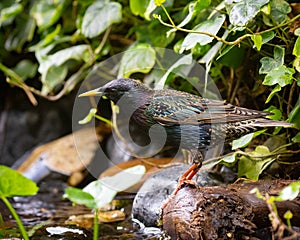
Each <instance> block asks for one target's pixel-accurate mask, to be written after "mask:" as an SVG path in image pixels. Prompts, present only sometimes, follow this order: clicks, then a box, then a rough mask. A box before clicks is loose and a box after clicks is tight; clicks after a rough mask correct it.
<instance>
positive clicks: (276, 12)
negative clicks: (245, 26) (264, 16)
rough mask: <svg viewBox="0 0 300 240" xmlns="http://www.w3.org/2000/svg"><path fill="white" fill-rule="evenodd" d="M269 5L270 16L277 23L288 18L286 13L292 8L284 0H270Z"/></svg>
mask: <svg viewBox="0 0 300 240" xmlns="http://www.w3.org/2000/svg"><path fill="white" fill-rule="evenodd" d="M270 5H271V12H270V17H271V18H272V20H273V21H274V22H276V23H277V24H280V23H282V22H284V21H285V20H286V19H287V18H288V16H287V14H288V13H290V12H291V10H292V8H291V7H290V4H289V3H288V2H286V1H284V0H272V1H270Z"/></svg>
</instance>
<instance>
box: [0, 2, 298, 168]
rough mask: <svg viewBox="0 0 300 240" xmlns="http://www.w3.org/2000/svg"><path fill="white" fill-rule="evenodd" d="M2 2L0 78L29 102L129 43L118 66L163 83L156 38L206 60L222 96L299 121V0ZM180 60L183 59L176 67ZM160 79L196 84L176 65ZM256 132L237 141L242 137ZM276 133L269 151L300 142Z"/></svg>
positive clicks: (53, 96) (56, 94)
mask: <svg viewBox="0 0 300 240" xmlns="http://www.w3.org/2000/svg"><path fill="white" fill-rule="evenodd" d="M0 10H1V12H0V13H1V16H0V70H1V71H2V74H1V75H0V78H1V79H0V81H3V82H4V81H5V82H7V83H8V84H9V85H10V86H12V87H20V88H22V89H23V90H24V91H25V93H26V94H27V96H28V99H29V101H31V102H32V104H34V105H36V104H38V102H37V99H36V96H40V97H43V98H46V99H48V100H50V101H55V100H58V99H60V98H62V97H63V96H65V95H66V94H68V93H70V92H71V91H73V90H74V89H75V88H76V87H77V86H78V85H79V84H80V83H81V81H82V80H83V79H84V78H85V77H86V76H87V75H88V74H89V73H90V72H91V70H92V68H93V66H95V65H96V64H97V63H99V62H101V61H103V60H105V59H107V58H109V57H111V56H113V55H115V54H117V53H120V52H123V51H125V50H127V49H141V50H142V51H139V52H138V54H135V55H132V54H130V53H128V54H124V55H123V56H122V59H121V63H120V65H118V66H116V67H117V71H118V76H120V77H122V76H123V77H130V76H131V77H135V76H138V77H139V78H143V77H145V76H147V82H148V83H149V82H152V83H154V84H157V83H158V82H160V84H161V83H162V82H161V81H160V80H161V77H162V75H159V74H157V73H156V72H155V71H153V67H154V65H155V63H156V61H157V59H158V58H157V52H156V51H155V47H160V48H169V49H172V50H174V51H175V52H177V53H182V54H184V55H182V58H183V60H184V57H186V58H191V59H193V60H194V61H197V62H198V63H200V64H202V65H203V66H204V67H205V69H206V72H207V73H208V74H209V75H210V76H211V78H212V79H213V81H214V82H215V83H216V84H217V86H218V88H219V90H220V93H221V94H222V97H223V98H224V99H226V100H227V101H229V102H231V103H233V104H236V105H240V106H244V107H249V108H254V109H259V110H266V111H270V112H272V113H274V114H273V115H272V116H271V117H272V118H273V119H276V120H287V121H289V122H291V123H294V124H295V125H296V127H298V128H299V127H300V91H299V89H300V88H299V87H300V77H299V72H300V37H299V36H300V4H299V3H296V2H295V3H293V2H292V1H285V0H259V1H256V0H250V1H246V0H224V1H211V0H197V1H184V0H177V1H173V0H167V1H159V0H129V1H124V0H119V1H117V0H115V1H110V0H98V1H95V0H77V1H76V0H73V1H72V0H20V1H15V0H2V1H1V2H0ZM182 62H184V61H182ZM178 66H180V62H179V61H178V62H177V65H176V66H173V68H174V69H175V68H178ZM163 84H164V85H169V86H171V87H173V88H176V89H179V90H184V91H189V92H194V91H195V90H194V89H193V88H192V87H191V86H190V85H189V84H187V82H186V81H184V80H183V78H179V77H178V76H176V74H172V71H170V72H169V73H167V76H166V77H165V78H164V81H163ZM260 134H261V133H260ZM256 135H259V134H256ZM256 135H251V136H250V137H249V136H248V138H246V139H245V138H244V139H242V140H239V141H238V142H235V147H234V148H242V147H245V146H247V144H248V143H249V142H250V140H251V139H252V138H253V137H254V136H256ZM274 136H280V137H281V139H284V140H283V141H282V140H280V141H279V140H276V141H275V142H274V141H271V143H269V148H268V149H264V154H265V155H266V154H272V151H273V150H276V147H275V146H274V145H278V146H281V145H284V144H291V143H295V144H294V146H295V145H296V146H298V147H299V145H297V143H299V142H300V134H299V132H298V130H297V129H292V130H284V131H282V130H281V129H280V128H277V129H275V131H274V132H273V133H272V134H269V135H267V137H265V140H266V139H270V138H272V137H274ZM278 146H277V147H278ZM295 148H297V147H295ZM260 150H261V149H260ZM281 150H282V149H281ZM266 152H267V153H266ZM236 156H237V155H236ZM244 157H245V156H244ZM227 160H228V159H227ZM273 160H274V158H272V161H273ZM232 161H233V159H232V158H231V159H230V160H229V161H228V162H232ZM267 162H268V163H270V162H271V161H267ZM264 167H266V165H263V166H262V167H261V168H264ZM241 171H243V169H242V170H241Z"/></svg>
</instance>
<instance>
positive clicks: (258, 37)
mask: <svg viewBox="0 0 300 240" xmlns="http://www.w3.org/2000/svg"><path fill="white" fill-rule="evenodd" d="M251 40H252V41H253V43H254V46H255V47H256V48H257V50H258V51H260V49H261V46H262V36H261V35H260V34H253V35H252V36H251Z"/></svg>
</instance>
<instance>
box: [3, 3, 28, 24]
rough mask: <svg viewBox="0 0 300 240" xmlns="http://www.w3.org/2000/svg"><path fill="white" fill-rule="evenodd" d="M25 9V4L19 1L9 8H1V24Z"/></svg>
mask: <svg viewBox="0 0 300 240" xmlns="http://www.w3.org/2000/svg"><path fill="white" fill-rule="evenodd" d="M22 11H23V6H22V5H21V4H19V3H15V4H13V5H11V6H9V7H7V8H3V9H1V12H0V26H1V25H2V24H3V23H5V22H6V21H10V20H12V19H13V18H14V17H15V16H17V15H18V14H20V13H21V12H22Z"/></svg>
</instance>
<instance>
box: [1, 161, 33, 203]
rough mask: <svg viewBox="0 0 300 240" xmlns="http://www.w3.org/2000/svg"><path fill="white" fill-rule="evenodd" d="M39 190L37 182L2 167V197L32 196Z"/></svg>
mask: <svg viewBox="0 0 300 240" xmlns="http://www.w3.org/2000/svg"><path fill="white" fill-rule="evenodd" d="M38 190H39V188H38V187H37V185H36V184H35V182H33V181H31V180H30V179H28V178H26V177H24V176H23V175H22V174H20V173H18V172H17V171H15V170H13V169H11V168H9V167H6V166H3V165H0V197H16V196H31V195H35V194H36V193H37V192H38Z"/></svg>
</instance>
